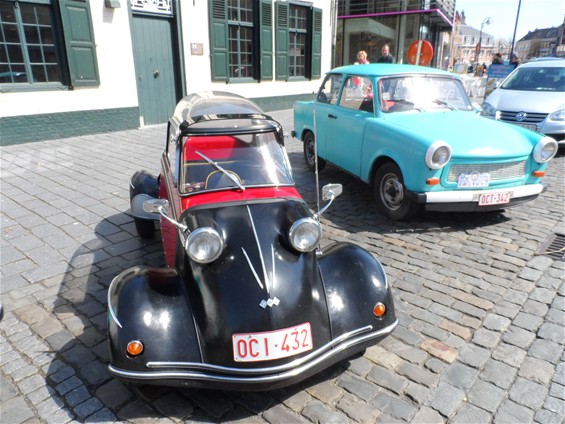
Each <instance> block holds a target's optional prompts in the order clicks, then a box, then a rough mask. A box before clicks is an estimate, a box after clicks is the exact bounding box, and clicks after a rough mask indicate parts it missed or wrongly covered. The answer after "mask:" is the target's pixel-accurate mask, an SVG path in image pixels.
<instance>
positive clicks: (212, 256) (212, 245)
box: [184, 227, 224, 264]
mask: <svg viewBox="0 0 565 424" xmlns="http://www.w3.org/2000/svg"><path fill="white" fill-rule="evenodd" d="M202 247H204V249H202ZM184 249H185V250H186V253H187V254H188V256H189V258H190V259H192V260H193V261H194V262H198V263H200V264H207V263H210V262H213V261H215V260H216V259H218V257H219V256H220V255H221V254H222V251H223V250H224V239H223V238H222V236H221V235H220V234H219V233H218V232H217V231H216V230H215V229H213V228H211V227H201V228H197V229H196V230H194V231H192V232H191V233H190V235H189V236H188V237H187V239H186V242H185V244H184Z"/></svg>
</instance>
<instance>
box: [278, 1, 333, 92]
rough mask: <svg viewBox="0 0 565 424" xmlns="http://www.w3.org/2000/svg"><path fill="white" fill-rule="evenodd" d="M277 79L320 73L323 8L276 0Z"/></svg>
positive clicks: (318, 74)
mask: <svg viewBox="0 0 565 424" xmlns="http://www.w3.org/2000/svg"><path fill="white" fill-rule="evenodd" d="M275 7H276V16H275V21H276V30H275V31H276V33H275V34H276V35H275V39H276V41H275V43H276V49H275V50H276V51H275V62H276V79H277V80H284V81H286V80H289V79H294V78H299V79H305V78H306V79H316V78H320V73H321V52H322V50H321V48H322V10H321V9H317V8H313V7H311V6H305V5H303V4H299V3H296V4H295V3H289V2H286V1H285V2H282V1H277V2H275Z"/></svg>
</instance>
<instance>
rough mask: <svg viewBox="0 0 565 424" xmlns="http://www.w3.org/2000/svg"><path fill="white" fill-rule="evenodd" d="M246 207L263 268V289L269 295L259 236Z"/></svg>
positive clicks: (249, 211) (249, 210)
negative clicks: (264, 288)
mask: <svg viewBox="0 0 565 424" xmlns="http://www.w3.org/2000/svg"><path fill="white" fill-rule="evenodd" d="M246 207H247V213H248V214H249V220H250V221H251V228H252V229H253V235H254V236H255V241H256V242H257V250H259V258H260V259H261V266H262V267H263V278H265V287H266V289H267V293H268V294H269V295H270V294H271V293H270V292H269V279H268V278H267V269H266V268H265V259H263V252H262V251H261V244H260V243H259V236H258V235H257V229H256V228H255V222H254V221H253V216H252V215H251V209H249V205H247V206H246Z"/></svg>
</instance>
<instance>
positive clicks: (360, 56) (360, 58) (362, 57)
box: [355, 50, 369, 65]
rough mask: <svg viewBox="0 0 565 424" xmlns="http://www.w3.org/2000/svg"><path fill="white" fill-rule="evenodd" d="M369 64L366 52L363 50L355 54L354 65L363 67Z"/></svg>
mask: <svg viewBox="0 0 565 424" xmlns="http://www.w3.org/2000/svg"><path fill="white" fill-rule="evenodd" d="M367 63H369V61H368V60H367V52H366V51H365V50H359V53H357V62H355V65H365V64H367Z"/></svg>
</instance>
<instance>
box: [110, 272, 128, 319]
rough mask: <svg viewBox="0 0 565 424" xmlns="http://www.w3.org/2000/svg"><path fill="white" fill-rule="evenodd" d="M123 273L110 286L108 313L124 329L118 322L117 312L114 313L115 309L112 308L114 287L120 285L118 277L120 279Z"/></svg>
mask: <svg viewBox="0 0 565 424" xmlns="http://www.w3.org/2000/svg"><path fill="white" fill-rule="evenodd" d="M122 274H123V273H120V274H118V275H116V276H115V277H114V278H113V279H112V282H111V283H110V286H109V287H108V294H107V296H108V299H107V302H108V312H110V316H111V317H112V320H113V321H114V322H115V323H116V324H117V325H118V327H120V328H124V327H122V324H121V322H120V321H119V320H118V316H117V315H116V311H114V308H113V307H112V293H113V292H114V287H115V286H116V284H118V282H117V280H118V277H120V276H121V275H122Z"/></svg>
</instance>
